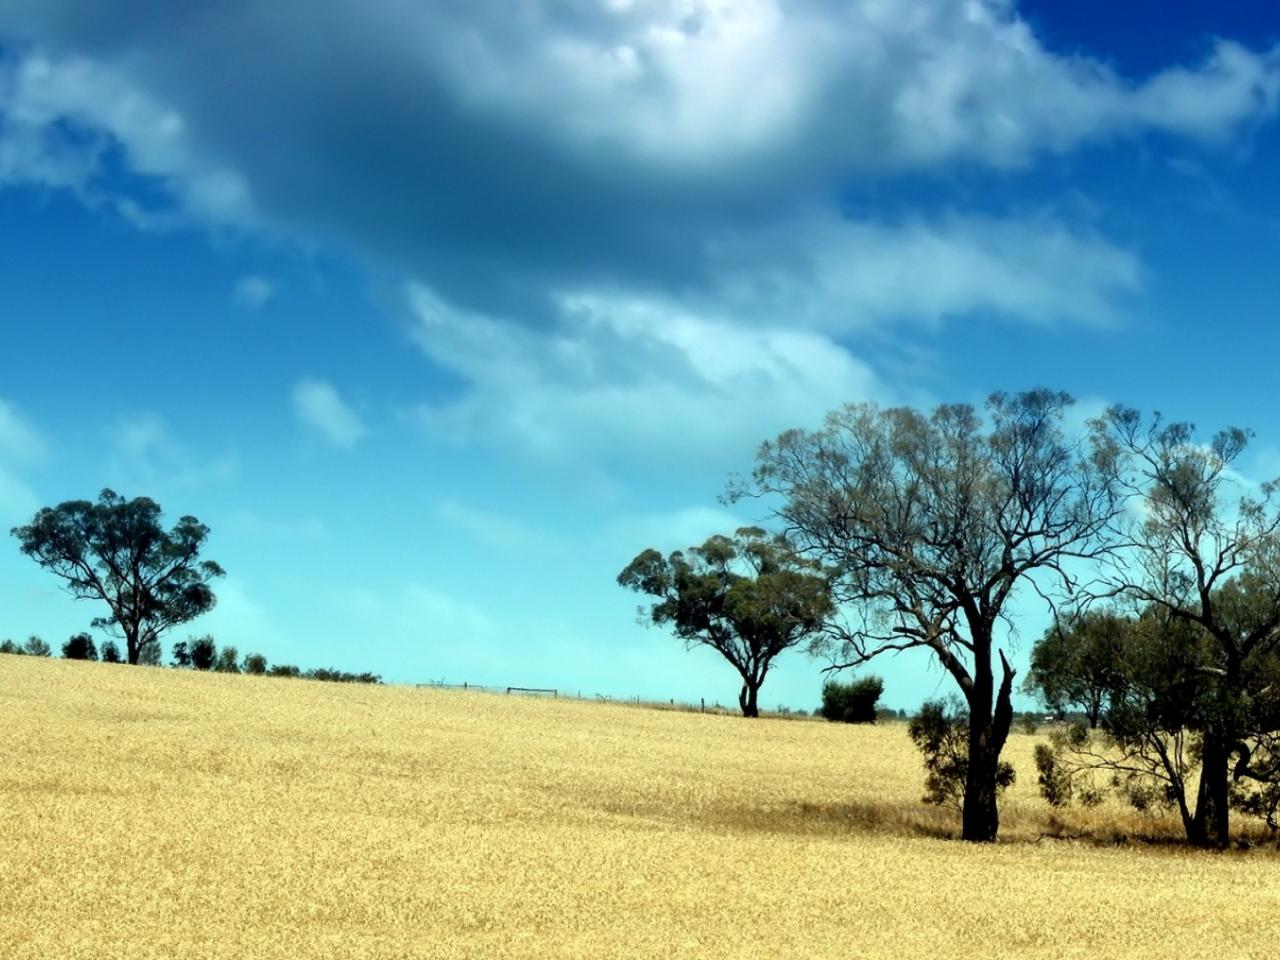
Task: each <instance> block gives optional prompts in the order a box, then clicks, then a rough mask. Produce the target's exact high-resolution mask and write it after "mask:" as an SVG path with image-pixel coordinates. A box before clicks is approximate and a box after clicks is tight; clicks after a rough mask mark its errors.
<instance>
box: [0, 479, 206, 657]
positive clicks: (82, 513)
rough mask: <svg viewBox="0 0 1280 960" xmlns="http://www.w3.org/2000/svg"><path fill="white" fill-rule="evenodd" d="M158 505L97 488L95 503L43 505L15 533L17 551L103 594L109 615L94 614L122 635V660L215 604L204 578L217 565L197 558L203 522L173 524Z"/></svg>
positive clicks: (84, 591)
mask: <svg viewBox="0 0 1280 960" xmlns="http://www.w3.org/2000/svg"><path fill="white" fill-rule="evenodd" d="M160 518H161V511H160V506H159V504H157V503H156V502H155V501H154V500H151V499H149V498H147V497H136V498H134V499H133V500H126V499H125V498H123V497H121V496H119V495H118V494H116V493H115V492H114V491H111V490H103V491H102V493H101V495H100V496H99V497H98V501H97V502H96V503H92V502H90V501H88V500H68V501H66V502H65V503H61V504H59V505H58V506H56V507H45V508H44V509H42V510H41V511H40V512H39V513H37V514H36V515H35V517H34V518H33V519H32V521H31V522H30V523H29V524H27V525H26V526H22V527H15V528H14V530H13V535H14V536H15V537H17V538H18V540H19V542H20V543H21V545H22V552H23V553H25V554H26V555H27V556H29V557H31V558H32V559H33V560H35V561H36V563H38V564H40V566H42V567H44V568H45V569H46V570H49V571H50V572H51V573H53V574H54V575H55V576H57V577H59V578H61V579H62V580H63V581H64V582H65V586H66V589H67V590H68V591H69V592H70V593H71V595H72V596H73V597H75V598H76V599H92V600H101V601H103V602H105V603H106V604H107V607H108V610H109V613H110V615H109V616H106V617H98V618H96V619H95V620H94V621H93V626H94V628H96V629H102V630H106V631H108V632H110V633H112V634H113V635H115V636H118V637H120V638H122V639H123V640H124V642H125V648H126V655H127V658H128V662H129V663H131V664H136V663H139V662H142V661H145V660H146V659H147V657H146V653H145V652H146V651H148V650H151V649H152V648H154V650H155V651H156V652H157V653H158V651H159V644H160V636H161V634H163V633H164V631H165V630H167V629H169V628H170V627H172V626H175V625H177V624H180V623H186V622H187V621H189V620H192V619H194V618H195V617H198V616H200V614H202V613H205V612H207V611H208V610H210V609H212V608H213V605H214V602H215V598H214V594H213V590H212V589H211V588H210V586H209V583H210V581H212V580H213V579H214V578H216V577H220V576H222V575H223V570H222V568H221V567H220V566H218V565H217V564H216V563H214V562H213V561H210V560H203V561H202V560H200V558H199V557H200V549H201V547H203V546H204V543H205V540H206V539H207V538H208V536H209V528H208V527H206V526H205V525H204V524H202V523H201V522H200V521H199V520H197V519H196V518H195V517H192V516H184V517H181V518H180V519H179V520H178V522H177V524H175V525H174V526H173V528H172V529H170V530H168V531H166V530H164V528H163V527H162V526H161V525H160Z"/></svg>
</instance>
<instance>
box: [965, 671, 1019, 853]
mask: <svg viewBox="0 0 1280 960" xmlns="http://www.w3.org/2000/svg"><path fill="white" fill-rule="evenodd" d="M986 649H987V650H988V651H990V647H989V646H988V647H987V648H986ZM989 655H990V654H989V652H988V656H989ZM989 662H990V661H989V660H988V663H989ZM1000 664H1001V666H1002V667H1003V669H1004V676H1003V677H1002V678H1001V680H1000V690H999V692H998V693H997V694H996V697H995V708H994V710H993V709H992V704H991V687H992V679H993V678H992V676H991V670H990V668H988V669H987V670H986V671H985V676H984V675H983V671H979V672H978V677H977V680H978V682H977V683H976V684H975V687H974V696H973V697H971V698H970V701H969V767H968V770H967V771H966V775H965V783H964V806H963V808H962V811H961V826H960V838H961V839H962V840H968V841H970V842H972V843H991V842H993V841H994V840H995V839H996V835H997V834H998V833H999V832H1000V809H999V806H998V802H997V790H998V788H997V785H996V779H997V774H998V773H999V769H1000V752H1001V751H1002V750H1003V749H1004V743H1005V741H1006V740H1007V739H1008V738H1009V727H1010V726H1011V725H1012V724H1013V674H1014V671H1013V668H1012V667H1010V666H1009V661H1008V660H1006V659H1005V656H1004V653H1003V651H1002V652H1001V653H1000Z"/></svg>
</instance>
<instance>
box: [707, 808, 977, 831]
mask: <svg viewBox="0 0 1280 960" xmlns="http://www.w3.org/2000/svg"><path fill="white" fill-rule="evenodd" d="M700 819H702V820H703V821H704V822H705V823H706V824H707V826H709V827H712V828H713V829H721V830H731V831H741V832H746V833H773V834H786V835H793V836H809V837H845V836H851V835H859V834H861V835H877V836H885V835H889V836H898V837H926V838H929V839H933V840H951V839H955V838H956V837H958V836H959V835H960V823H959V817H958V816H957V815H956V814H955V812H954V811H951V810H946V809H941V808H938V807H925V806H923V805H921V806H919V807H914V806H913V807H908V806H902V805H895V804H891V803H857V802H849V803H815V802H813V801H809V800H788V801H785V802H783V803H778V804H770V805H769V806H765V807H755V806H744V805H730V804H726V805H723V806H718V807H712V808H710V809H708V810H707V811H706V812H705V813H704V815H703V817H701V818H700Z"/></svg>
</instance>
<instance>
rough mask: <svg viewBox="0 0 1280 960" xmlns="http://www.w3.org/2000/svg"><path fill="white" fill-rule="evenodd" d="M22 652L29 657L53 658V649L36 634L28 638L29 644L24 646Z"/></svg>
mask: <svg viewBox="0 0 1280 960" xmlns="http://www.w3.org/2000/svg"><path fill="white" fill-rule="evenodd" d="M22 652H23V653H25V654H26V655H27V656H29V657H51V656H53V649H52V648H51V647H50V646H49V645H48V644H47V643H45V642H44V641H43V640H41V639H40V638H39V637H37V636H36V635H35V634H34V633H33V634H32V635H31V636H29V637H27V642H26V643H24V644H23V645H22Z"/></svg>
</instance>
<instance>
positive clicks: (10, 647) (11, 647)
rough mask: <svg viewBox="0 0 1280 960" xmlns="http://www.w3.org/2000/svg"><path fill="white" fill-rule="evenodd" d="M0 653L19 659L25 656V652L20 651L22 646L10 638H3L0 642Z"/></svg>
mask: <svg viewBox="0 0 1280 960" xmlns="http://www.w3.org/2000/svg"><path fill="white" fill-rule="evenodd" d="M0 653H9V654H13V655H14V656H18V657H20V656H22V655H23V654H25V653H26V651H25V650H23V649H22V644H20V643H18V642H17V641H16V640H13V639H12V638H10V637H5V639H4V640H0Z"/></svg>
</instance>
